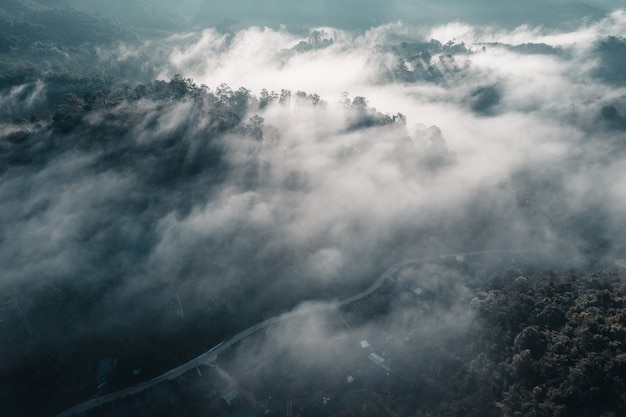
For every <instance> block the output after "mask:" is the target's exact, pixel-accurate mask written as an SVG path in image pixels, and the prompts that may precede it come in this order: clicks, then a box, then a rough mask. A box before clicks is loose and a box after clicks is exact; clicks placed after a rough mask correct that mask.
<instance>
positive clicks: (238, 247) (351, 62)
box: [0, 0, 626, 352]
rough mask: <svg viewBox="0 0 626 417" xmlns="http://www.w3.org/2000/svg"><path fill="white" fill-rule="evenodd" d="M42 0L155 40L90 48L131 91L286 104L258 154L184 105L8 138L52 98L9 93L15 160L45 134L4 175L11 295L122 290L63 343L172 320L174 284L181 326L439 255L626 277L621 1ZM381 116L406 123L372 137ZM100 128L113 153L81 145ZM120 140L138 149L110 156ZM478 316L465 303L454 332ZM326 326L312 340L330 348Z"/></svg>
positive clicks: (40, 92)
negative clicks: (268, 95) (490, 254)
mask: <svg viewBox="0 0 626 417" xmlns="http://www.w3.org/2000/svg"><path fill="white" fill-rule="evenodd" d="M40 3H42V4H47V5H50V6H57V5H59V6H61V5H62V4H66V3H69V4H70V5H72V6H75V7H81V8H91V10H95V11H98V12H100V13H102V14H103V15H105V16H113V17H115V18H116V19H117V20H118V21H120V22H124V21H126V22H131V23H132V24H133V25H136V26H137V27H143V28H144V29H145V28H146V27H150V28H151V29H154V30H156V29H159V30H160V31H159V32H158V36H156V35H155V34H154V33H155V32H150V33H151V35H150V36H146V37H145V38H140V39H136V40H134V41H129V40H121V41H119V42H113V43H109V44H102V45H82V46H81V48H84V50H86V51H88V52H89V54H91V55H89V56H90V57H91V58H90V59H91V60H92V65H93V66H94V67H96V68H98V67H100V68H105V69H106V70H105V71H106V72H108V73H109V74H126V75H125V76H126V77H127V78H128V79H127V80H125V82H128V83H130V84H131V85H132V87H135V86H136V85H138V84H139V83H147V82H149V81H150V80H152V79H157V80H163V81H168V80H170V79H171V78H172V77H174V76H175V75H176V74H180V75H181V76H182V77H184V78H189V79H192V80H193V83H195V84H196V85H198V86H199V85H205V86H206V89H207V91H211V92H214V93H216V94H218V93H219V92H220V90H221V91H225V90H226V89H228V88H230V89H231V90H232V91H237V90H238V89H239V88H240V87H243V88H246V89H248V90H249V92H250V93H251V94H253V95H255V96H256V97H257V98H258V97H261V96H262V91H263V89H266V90H267V91H269V92H276V94H277V95H280V93H281V91H282V90H290V91H291V94H292V98H291V100H290V101H288V102H287V103H286V104H282V105H281V104H278V103H275V104H272V105H269V106H267V107H264V108H260V106H258V104H257V105H256V107H255V105H251V106H249V108H248V110H247V111H245V112H244V113H243V115H242V121H241V123H242V124H245V123H249V124H251V123H253V120H254V119H253V117H254V116H260V117H262V118H263V121H262V126H261V131H262V132H263V134H262V136H263V140H254V139H253V138H251V136H250V135H249V134H244V133H242V132H243V131H242V130H241V129H239V130H238V129H232V130H229V131H227V132H225V133H223V134H219V135H217V136H215V137H209V136H208V135H209V133H207V132H213V131H212V130H211V128H212V126H213V124H214V123H217V121H216V120H214V119H212V118H211V117H213V116H206V114H205V113H203V112H202V109H201V108H197V107H195V106H194V104H193V102H192V101H191V100H183V101H171V102H157V101H151V100H149V99H145V100H140V101H138V102H136V103H130V104H129V103H120V104H119V105H118V106H117V107H114V108H108V109H101V110H98V111H93V112H91V113H89V115H88V116H86V117H85V120H84V126H83V127H82V128H81V129H84V130H82V131H73V132H70V133H63V132H62V131H61V132H59V131H58V130H54V128H53V127H52V128H51V127H50V126H52V125H50V126H48V125H45V123H43V122H39V123H37V122H29V121H28V120H26V121H20V122H19V123H18V122H15V120H16V119H17V118H18V116H20V117H22V116H24V115H25V117H26V119H28V117H29V113H31V112H34V111H36V109H38V108H41V107H45V106H46V105H47V104H48V103H52V98H51V95H50V94H49V92H50V91H52V90H53V88H54V85H53V83H54V82H53V81H50V80H47V79H45V77H42V79H38V80H35V81H32V82H31V81H29V82H25V83H23V84H18V85H14V86H10V87H7V88H4V89H3V90H0V103H1V104H0V109H1V110H2V111H3V112H5V113H6V114H11V115H12V116H13V117H14V118H13V119H2V122H1V123H0V134H1V135H2V137H3V141H2V142H1V143H2V146H3V148H2V149H3V152H5V154H10V152H13V150H15V149H18V150H19V149H22V148H19V147H18V145H15V144H13V143H12V142H10V141H9V140H8V139H6V138H8V137H9V136H8V135H10V134H12V133H14V132H16V131H19V130H27V131H29V132H30V133H31V135H32V137H33V138H36V140H32V141H30V142H27V145H28V146H29V147H30V148H29V149H28V150H27V151H23V152H31V153H32V155H31V154H29V155H31V156H32V161H34V162H33V166H29V165H28V164H23V165H19V164H15V165H11V164H10V163H8V162H7V164H5V165H3V171H2V175H3V177H4V178H3V180H2V181H1V182H0V220H1V225H2V237H0V264H1V265H4V267H3V269H4V272H3V274H2V277H0V288H10V289H12V290H14V289H15V288H21V289H22V290H23V289H24V288H26V289H29V288H35V289H37V291H44V290H45V288H47V287H46V282H48V281H49V282H53V283H57V284H58V283H63V282H79V280H80V282H81V283H82V284H81V285H86V286H88V285H94V286H95V287H98V288H105V290H103V291H104V292H103V294H101V295H99V296H98V297H96V298H95V299H94V300H93V301H92V302H93V304H92V306H91V307H90V308H89V311H88V313H87V314H85V315H84V317H82V318H80V319H78V318H77V319H76V321H75V322H73V323H72V325H71V326H69V327H72V326H73V327H72V328H75V332H76V334H80V332H81V331H82V330H81V328H84V327H90V326H96V327H97V328H98V329H100V330H101V331H102V332H105V333H106V332H115V331H116V329H125V328H126V327H125V326H130V324H132V323H137V322H139V321H140V319H139V317H142V320H143V318H145V317H144V316H145V314H150V315H154V316H153V317H160V318H166V319H167V320H172V322H173V320H175V319H176V320H177V317H178V316H181V314H180V313H181V312H180V311H179V310H177V309H176V308H173V307H172V305H173V304H172V303H173V298H172V291H173V290H172V289H173V288H175V290H176V292H177V296H178V297H180V298H182V301H183V303H182V304H184V305H185V306H186V308H187V317H193V312H194V311H198V312H199V311H202V309H203V308H206V304H207V300H210V302H209V304H211V303H213V304H215V305H216V306H217V305H220V306H222V307H223V305H227V308H228V309H234V310H242V311H246V312H254V313H255V314H257V313H258V312H264V311H266V310H272V309H273V308H275V309H277V310H281V309H283V310H284V309H292V308H297V305H298V303H300V302H305V301H311V300H323V302H333V300H336V299H337V298H340V297H339V296H338V295H337V294H339V293H340V292H341V291H344V293H341V294H344V295H345V291H347V289H358V288H363V287H364V286H366V285H367V284H368V283H370V282H371V281H373V279H375V278H376V277H378V275H379V274H380V273H382V271H384V270H385V269H386V268H388V267H389V266H391V265H393V264H394V263H396V262H399V261H402V260H405V259H413V258H420V257H422V256H425V255H437V254H445V253H458V252H468V251H480V250H492V249H530V250H536V251H540V252H542V253H544V254H548V255H549V256H550V257H552V258H553V259H554V260H556V263H557V264H559V265H562V267H563V268H567V267H570V266H574V267H576V266H578V267H583V268H585V267H591V266H593V267H599V266H607V265H611V264H612V262H613V260H614V259H622V258H624V249H626V240H625V238H624V236H626V234H625V232H626V221H625V219H624V216H623V213H625V212H626V186H625V185H624V183H623V181H620V179H621V178H624V177H625V176H626V162H624V161H625V160H626V159H624V155H625V152H626V147H625V145H624V133H625V130H626V82H625V80H624V77H623V75H622V74H624V70H625V65H626V64H625V62H626V55H625V54H624V50H625V45H626V40H624V38H623V37H621V36H623V34H624V33H626V11H624V10H622V9H619V8H617V7H618V6H620V4H619V2H611V1H593V2H592V1H588V2H578V3H571V2H564V1H548V2H538V1H537V2H534V1H531V2H525V3H520V2H512V1H511V2H502V1H499V2H491V1H489V2H475V3H473V4H471V5H470V4H468V3H467V2H460V1H451V0H443V1H438V2H436V4H433V3H428V2H410V1H399V0H398V1H392V2H379V1H369V2H362V1H359V2H357V1H356V0H355V1H343V2H332V6H331V2H313V3H312V2H306V3H305V2H295V1H290V2H287V1H277V0H274V1H267V2H263V7H262V8H260V7H259V6H257V4H259V2H252V1H242V2H237V3H234V2H197V1H192V0H181V1H178V2H176V3H175V4H174V3H173V2H171V3H170V2H167V1H160V2H158V1H154V2H143V3H141V4H140V6H141V7H147V8H148V9H149V10H153V11H155V13H154V14H153V15H150V16H152V18H153V20H149V21H148V20H147V19H148V17H149V16H148V15H144V17H141V16H142V15H140V14H132V13H131V14H130V15H126V14H124V13H120V10H123V9H122V8H123V7H136V8H133V9H132V10H134V11H133V13H135V12H136V13H138V11H140V10H142V9H140V8H139V7H140V6H137V4H139V3H136V4H133V5H132V6H129V5H126V6H124V5H123V2H114V1H111V2H88V1H81V2H80V5H79V3H78V2H71V1H67V2H60V1H47V2H44V1H41V2H40ZM252 4H254V5H255V6H252ZM157 12H158V13H157ZM145 16H148V17H145ZM155 16H156V17H155ZM142 19H143V20H142ZM159 19H161V20H159ZM142 22H143V23H142ZM155 22H156V23H155ZM159 22H161V23H159ZM163 22H165V23H163ZM207 22H208V23H207ZM131 23H128V24H131ZM159 25H164V26H159ZM50 53H51V54H53V53H55V52H54V51H52V52H50ZM48 59H49V58H48V57H46V60H48ZM58 59H60V60H61V59H65V58H58ZM67 59H68V60H69V59H70V58H67ZM46 62H48V61H46ZM60 62H61V61H60ZM68 62H70V61H68ZM48 65H50V66H52V64H50V63H49V62H48ZM68 65H69V64H68ZM224 84H227V86H225V85H224ZM228 86H229V87H228ZM298 91H303V92H305V93H306V94H308V95H311V94H317V95H319V97H320V98H321V100H322V101H323V103H324V104H323V105H317V106H314V105H312V104H311V103H310V101H307V100H298V99H297V96H296V93H297V92H298ZM364 103H367V105H366V106H364ZM374 109H375V110H374ZM376 111H378V112H380V113H383V114H387V115H389V117H390V118H391V117H392V116H393V115H396V116H397V114H398V113H400V114H401V115H402V117H401V118H399V119H402V120H404V121H405V123H391V124H385V125H374V126H368V125H367V123H368V122H367V120H368V119H367V117H366V115H368V114H370V115H371V114H375V112H376ZM133 112H135V113H133ZM119 114H134V115H135V114H136V120H134V121H133V124H132V127H131V128H129V129H126V130H120V131H119V132H118V131H117V130H116V126H118V125H116V124H115V122H110V121H111V120H116V119H115V117H117V116H116V115H119ZM256 120H257V121H258V120H259V119H256ZM246 126H248V125H246ZM99 129H100V130H99ZM108 129H110V130H108ZM94 132H104V133H98V134H99V135H100V134H101V135H102V136H99V138H100V139H99V140H102V145H98V146H96V145H93V144H92V142H90V144H83V142H80V140H81V138H82V139H85V138H83V137H82V136H81V135H83V136H85V135H86V137H88V138H91V136H90V135H92V136H93V135H95V133H94ZM120 132H121V133H120ZM180 132H182V133H180ZM179 136H180V140H179V141H178V142H176V144H175V145H171V143H170V141H171V140H172V139H171V138H172V137H179ZM50 138H52V139H50ZM48 139H50V140H48ZM118 140H119V141H120V142H116V141H118ZM74 141H76V143H80V144H81V145H80V146H76V147H73V145H70V143H74ZM208 142H210V143H212V144H216V146H219V148H220V149H221V152H222V153H221V155H222V157H223V161H224V165H223V166H221V168H220V169H222V168H223V170H222V171H220V172H219V173H216V172H215V171H212V170H210V169H209V168H207V167H205V166H208V165H209V164H210V161H208V160H206V159H203V158H205V157H206V149H205V148H206V146H207V143H208ZM118 143H124V148H123V149H124V152H119V153H115V152H112V151H111V150H112V149H115V146H117V145H116V144H118ZM120 146H121V145H120ZM85 149H88V151H86V150H85ZM15 152H17V151H15ZM20 152H21V151H20ZM168 152H170V153H175V154H176V155H177V156H176V158H172V159H171V160H170V159H166V158H164V156H163V155H164V154H167V153H168ZM10 155H13V154H10ZM112 155H113V156H112ZM7 158H8V157H7ZM5 160H6V161H8V160H9V159H5ZM164 161H165V162H164ZM168 161H169V162H168ZM194 164H196V165H194ZM198 164H199V165H201V166H203V168H202V170H200V174H197V175H196V176H191V175H190V177H189V179H188V180H187V179H186V178H187V177H185V176H184V175H183V173H184V172H187V171H185V170H186V169H187V168H189V170H191V169H192V168H190V167H195V166H197V165H198ZM178 168H180V170H179V171H176V169H178ZM194 169H195V168H194ZM185 175H186V174H185ZM173 184H174V185H173ZM457 278H458V277H456V278H455V279H457ZM455 282H456V281H455ZM259 283H263V285H260V284H259ZM455 285H456V284H455ZM109 286H110V287H109ZM42 288H44V290H42ZM109 288H110V289H109ZM24 291H26V290H24ZM46 291H47V290H46ZM466 291H467V289H466V288H464V286H463V285H462V283H461V284H459V288H458V293H459V294H466ZM251 293H253V294H254V297H252V296H251V295H250V294H251ZM285 294H288V295H289V297H283V296H284V295H285ZM26 298H28V297H26ZM282 298H289V301H288V302H285V303H284V304H281V303H278V304H276V305H273V304H272V305H271V306H268V304H267V302H268V300H272V301H275V300H279V299H282ZM138 299H140V300H145V302H146V303H147V302H148V300H149V301H150V303H151V305H152V307H151V309H149V313H145V312H143V313H142V312H140V311H139V310H141V309H140V308H139V307H137V305H136V304H137V302H136V300H138ZM459 300H463V302H465V301H467V300H466V299H465V298H464V296H463V297H462V296H459ZM142 302H143V301H142ZM220 303H223V304H220ZM142 305H143V304H142ZM216 308H217V307H216ZM225 308H226V307H225ZM7 311H8V313H6V314H9V315H11V314H13V316H15V314H14V313H12V312H11V311H14V310H7ZM15 311H17V310H15ZM272 311H274V310H272ZM467 311H469V306H468V305H467V303H465V304H462V305H457V304H455V305H454V310H453V311H452V313H451V314H452V315H453V316H454V317H456V318H458V317H461V316H463V315H464V314H463V312H467ZM120 312H122V313H120ZM109 313H110V314H109ZM198 314H200V313H198ZM250 314H251V315H253V314H252V313H250ZM397 314H398V317H402V320H405V319H406V320H408V321H410V317H411V316H410V314H408V315H407V312H406V311H399V312H397ZM13 316H11V317H13ZM470 316H471V315H470ZM16 317H17V316H16ZM13 319H14V320H17V319H16V318H15V317H13ZM134 320H137V321H136V322H135V321H134ZM312 320H313V319H312ZM320 320H322V322H318V321H314V322H313V323H312V324H311V326H312V327H311V328H312V329H314V330H315V331H318V332H320V333H324V332H325V330H324V324H323V319H320ZM32 322H33V326H34V327H36V326H37V324H35V319H34V318H33V319H32ZM453 322H454V320H450V323H448V324H449V325H450V326H451V328H452V327H454V328H455V329H456V328H457V327H456V326H457V325H458V322H457V324H454V323H453ZM320 323H322V324H320ZM1 326H2V324H1V323H0V329H1ZM433 326H435V325H433ZM111 329H113V330H111ZM3 331H5V332H8V331H9V330H8V327H7V328H5V329H4V330H3ZM11 331H12V330H11ZM33 331H34V332H35V333H37V330H36V329H35V330H33ZM40 331H41V334H46V335H47V334H48V333H46V332H45V331H44V330H40ZM273 332H274V333H272V335H273V336H271V337H269V338H268V339H267V343H278V344H280V343H283V342H285V340H286V338H285V337H283V336H281V335H284V334H293V329H291V328H290V327H289V325H288V324H286V325H285V328H282V327H281V328H277V329H274V330H273ZM42 337H43V336H42ZM46 337H48V336H46ZM26 339H27V335H26V334H22V335H21V336H20V337H16V338H15V342H14V343H15V345H14V346H13V345H12V346H13V348H16V347H17V346H19V344H20V343H28V342H25V341H24V340H26ZM284 346H287V347H286V348H291V347H290V346H292V345H290V344H286V345H284ZM294 346H296V347H297V346H298V344H297V343H296V344H295V345H294ZM296 347H293V349H296ZM258 349H259V351H263V352H266V351H272V350H273V349H272V348H266V347H262V346H261V347H258Z"/></svg>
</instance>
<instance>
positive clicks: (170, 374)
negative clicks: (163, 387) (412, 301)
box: [56, 250, 533, 417]
mask: <svg viewBox="0 0 626 417" xmlns="http://www.w3.org/2000/svg"><path fill="white" fill-rule="evenodd" d="M499 253H502V254H522V253H533V251H529V250H494V251H482V252H465V253H455V254H447V255H441V256H439V259H440V260H446V259H456V260H462V259H463V258H464V257H466V256H472V255H491V254H494V255H495V254H499ZM423 261H424V260H417V259H411V260H406V261H402V262H399V263H397V264H395V265H393V266H392V267H390V268H389V269H387V270H386V271H385V272H383V273H382V275H381V276H380V277H378V279H377V280H376V281H374V282H373V283H372V285H370V286H369V287H368V288H367V289H366V290H364V291H362V292H360V293H358V294H356V295H353V296H352V297H349V298H346V299H344V300H341V301H339V302H334V303H323V304H315V305H311V306H308V307H305V308H300V309H298V310H296V311H292V312H289V313H284V314H281V315H278V316H274V317H271V318H269V319H267V320H264V321H262V322H260V323H257V324H255V325H253V326H251V327H248V328H247V329H245V330H243V331H241V332H240V333H237V334H236V335H235V336H233V337H231V338H230V339H228V340H226V341H223V342H221V343H219V344H217V345H216V346H214V347H212V348H211V349H210V350H208V351H206V352H204V353H203V354H201V355H200V356H198V357H196V358H194V359H192V360H190V361H189V362H187V363H184V364H182V365H180V366H178V367H176V368H174V369H171V370H169V371H167V372H166V373H164V374H162V375H159V376H157V377H154V378H152V379H150V380H148V381H145V382H142V383H140V384H138V385H135V386H133V387H129V388H126V389H123V390H120V391H116V392H113V393H111V394H107V395H103V396H101V397H96V398H93V399H91V400H88V401H85V402H84V403H81V404H78V405H76V406H74V407H72V408H69V409H67V410H65V411H63V412H61V413H59V414H57V415H56V417H71V416H74V415H78V414H81V413H84V412H86V411H88V410H90V409H92V408H95V407H98V406H101V405H102V404H106V403H110V402H112V401H115V400H118V399H121V398H124V397H128V396H131V395H135V394H138V393H140V392H142V391H144V390H146V389H148V388H150V387H152V386H154V385H156V384H159V383H161V382H164V381H171V380H173V379H176V378H178V377H180V376H181V375H183V374H184V373H185V372H187V371H189V370H191V369H193V368H195V367H197V366H199V365H202V364H209V363H211V362H215V361H216V360H217V357H218V355H219V354H220V353H222V352H224V351H225V350H227V349H229V348H230V347H231V346H233V345H235V344H237V343H239V342H240V341H242V340H243V339H245V338H247V337H249V336H250V335H252V334H254V333H256V332H258V331H259V330H262V329H264V328H266V327H268V326H271V325H273V324H276V323H279V322H282V321H285V320H289V319H292V318H294V317H297V316H301V315H305V314H310V313H314V312H320V311H326V310H331V309H334V308H337V307H341V306H345V305H348V304H351V303H354V302H355V301H358V300H361V299H363V298H366V297H368V296H369V295H371V294H372V293H373V292H375V291H376V290H378V289H379V288H380V286H381V285H382V284H383V283H384V282H385V280H387V279H392V278H393V274H394V273H395V272H396V271H398V270H399V269H401V268H403V267H405V266H406V265H410V264H415V263H419V262H423Z"/></svg>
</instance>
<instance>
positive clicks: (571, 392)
mask: <svg viewBox="0 0 626 417" xmlns="http://www.w3.org/2000/svg"><path fill="white" fill-rule="evenodd" d="M506 264H512V265H516V267H517V268H520V269H517V268H513V269H512V268H504V269H502V267H503V265H506ZM536 268H537V266H535V267H530V266H529V265H528V255H524V256H523V257H522V259H520V257H519V255H517V256H512V255H510V254H504V255H503V254H499V255H469V256H462V257H450V258H448V259H446V260H442V261H439V262H435V261H433V260H431V261H429V262H427V261H416V262H414V263H413V264H411V263H408V264H406V265H405V266H404V267H403V268H401V269H399V270H397V271H396V272H395V273H394V276H393V278H392V280H391V281H387V282H386V283H385V284H383V286H382V287H381V288H380V289H379V290H378V291H377V292H375V293H373V294H372V295H370V296H369V297H367V298H366V299H364V300H361V301H357V302H354V303H353V304H350V305H348V306H345V307H343V308H341V309H339V310H335V311H331V312H326V313H324V314H315V313H313V314H311V315H305V316H300V317H297V318H294V319H290V320H288V321H287V322H284V323H281V324H278V325H276V326H277V327H278V328H273V327H271V328H268V329H267V330H266V331H264V332H263V333H261V334H256V335H254V336H252V337H250V338H247V339H245V340H244V341H242V342H240V344H238V345H236V346H234V347H233V348H231V349H229V350H228V351H227V352H226V353H224V354H222V355H220V357H219V358H218V359H217V361H216V362H215V363H213V364H211V366H207V365H202V366H200V367H198V368H197V369H193V370H190V371H189V372H187V373H186V374H184V375H183V376H181V377H180V378H177V379H176V380H173V381H171V382H164V383H161V384H159V385H157V386H155V387H154V388H151V389H150V390H148V391H146V392H144V393H142V394H140V395H136V396H133V397H130V398H127V399H124V400H119V401H116V402H114V403H110V404H106V405H102V406H101V407H97V408H95V409H93V410H92V411H90V412H87V413H85V414H84V415H85V416H97V415H104V416H131V415H133V416H142V415H145V416H179V415H188V416H205V415H215V416H225V417H226V416H263V415H272V416H294V415H300V416H357V415H358V416H361V415H362V416H431V415H433V416H434V415H436V416H460V415H464V416H476V417H478V416H502V415H524V416H530V415H533V416H570V415H580V416H592V415H593V416H599V415H602V416H618V415H621V413H623V412H624V411H625V410H626V409H625V406H626V398H624V395H623V393H624V389H625V388H626V387H625V386H624V380H623V379H622V376H621V375H623V373H622V372H623V370H624V367H626V348H625V347H624V345H623V340H624V339H623V338H624V336H625V335H626V321H625V320H626V318H625V316H624V308H625V307H626V298H625V296H626V284H624V283H623V282H620V280H619V279H618V276H617V273H618V270H617V269H612V270H604V271H600V272H598V273H595V274H590V275H587V274H583V273H581V272H577V271H569V272H566V273H556V272H534V273H532V275H526V276H524V275H523V272H522V270H526V271H528V272H531V271H532V270H536ZM461 276H462V277H463V281H462V282H465V283H468V282H469V283H471V290H470V291H468V292H464V291H462V290H461V289H460V288H459V284H460V283H461V281H459V277H461ZM468 307H469V309H468ZM468 314H469V315H471V316H472V317H471V319H468V317H467V316H468Z"/></svg>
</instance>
